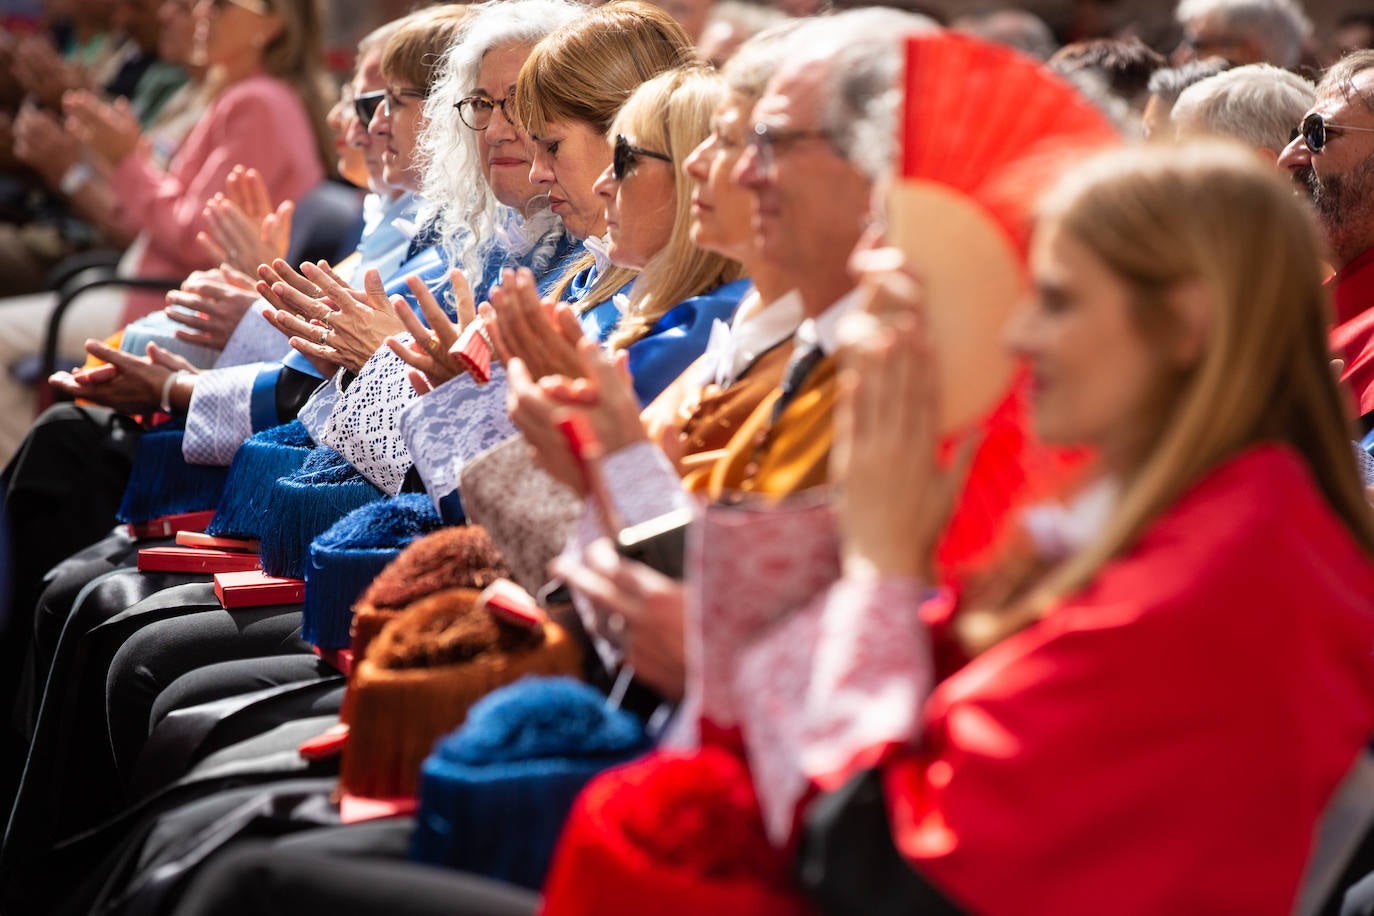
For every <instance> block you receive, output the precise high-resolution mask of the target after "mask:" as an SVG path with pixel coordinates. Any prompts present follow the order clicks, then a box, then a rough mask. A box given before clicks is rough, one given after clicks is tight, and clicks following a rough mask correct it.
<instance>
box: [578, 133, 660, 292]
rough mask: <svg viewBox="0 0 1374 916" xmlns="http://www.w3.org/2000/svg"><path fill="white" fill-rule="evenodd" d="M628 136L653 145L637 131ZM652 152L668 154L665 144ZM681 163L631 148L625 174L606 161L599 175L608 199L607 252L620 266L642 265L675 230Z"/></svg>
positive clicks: (599, 191)
mask: <svg viewBox="0 0 1374 916" xmlns="http://www.w3.org/2000/svg"><path fill="white" fill-rule="evenodd" d="M624 136H625V141H626V142H627V143H628V145H629V146H631V147H634V148H637V149H649V146H648V145H646V144H644V143H642V142H640V140H639V137H638V135H637V134H626V135H624ZM650 152H655V153H661V154H663V155H665V156H666V155H667V152H666V151H665V150H660V149H652V150H650ZM676 171H677V166H676V165H675V164H674V163H672V162H664V161H663V160H662V159H656V158H654V157H653V156H648V155H644V154H642V153H633V152H632V153H630V154H629V157H628V161H627V162H626V166H625V173H624V175H623V176H621V178H619V179H617V178H616V177H615V170H614V167H613V166H609V165H608V166H606V170H605V171H604V172H602V173H601V177H600V178H598V179H597V180H596V193H597V195H598V196H599V197H600V198H601V200H602V201H603V202H604V204H605V209H606V234H607V237H608V238H609V240H610V245H609V249H608V251H607V254H609V255H610V258H611V263H613V264H615V265H616V266H617V267H629V268H632V269H634V270H641V269H643V267H644V265H645V264H646V263H648V261H649V259H650V258H652V257H653V256H654V255H656V254H658V253H659V252H660V251H662V250H663V249H664V248H665V247H666V246H667V244H668V240H669V239H670V238H672V236H673V223H674V220H675V218H676V216H677V190H676V188H677V180H676V175H675V172H676Z"/></svg>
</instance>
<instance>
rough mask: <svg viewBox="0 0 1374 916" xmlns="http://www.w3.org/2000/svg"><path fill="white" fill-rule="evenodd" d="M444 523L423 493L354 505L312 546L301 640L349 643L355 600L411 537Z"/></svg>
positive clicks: (331, 645)
mask: <svg viewBox="0 0 1374 916" xmlns="http://www.w3.org/2000/svg"><path fill="white" fill-rule="evenodd" d="M441 524H442V523H441V522H440V519H439V516H438V514H437V513H435V511H434V503H433V502H432V501H431V500H430V498H429V497H428V496H426V495H425V494H423V493H402V494H401V495H400V496H393V497H391V498H389V499H379V500H376V501H374V502H370V503H368V504H367V505H365V506H363V507H362V508H361V509H354V510H353V511H352V512H350V513H348V514H347V515H345V516H344V517H343V518H341V519H339V520H338V521H337V522H336V523H334V524H333V525H332V526H331V527H330V528H329V530H328V531H326V532H325V533H324V534H321V535H320V536H319V537H317V538H315V540H314V541H313V542H311V544H310V562H309V563H308V564H307V565H306V567H305V609H304V612H303V623H302V630H301V638H302V639H304V640H305V641H306V642H308V643H311V644H313V645H316V646H319V647H320V648H322V649H341V648H344V647H346V646H347V645H348V644H349V641H350V639H349V627H350V625H351V624H352V622H353V602H355V601H357V600H358V596H359V595H361V594H362V593H363V590H364V589H366V588H367V587H368V585H370V584H371V583H372V580H373V579H375V578H376V577H377V574H378V573H380V572H381V571H382V568H383V567H385V566H386V565H387V564H388V563H390V562H391V561H392V560H394V559H395V558H396V557H397V556H398V555H399V554H400V552H401V551H402V550H403V549H405V547H406V545H408V544H409V543H410V542H411V541H413V540H415V539H416V538H418V537H421V536H422V535H425V534H429V533H430V532H431V531H434V530H436V529H438V528H439V526H440V525H441Z"/></svg>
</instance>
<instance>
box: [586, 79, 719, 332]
mask: <svg viewBox="0 0 1374 916" xmlns="http://www.w3.org/2000/svg"><path fill="white" fill-rule="evenodd" d="M724 96H725V83H724V82H723V81H722V80H721V78H720V77H719V76H718V75H716V74H715V73H714V72H712V71H710V70H706V69H703V68H701V67H691V68H686V69H681V70H672V71H669V72H668V73H664V74H662V75H660V76H656V77H654V78H653V79H651V80H649V81H648V82H647V83H645V84H644V85H643V86H640V87H639V89H638V90H636V91H635V94H634V95H632V96H630V99H629V101H627V102H626V103H625V107H623V108H622V109H620V113H619V114H618V115H616V117H615V121H613V122H612V123H611V134H612V135H614V134H624V135H625V136H626V137H632V138H633V142H634V143H635V145H636V146H642V147H644V148H645V149H651V150H655V151H657V152H663V153H667V154H668V156H670V157H671V158H672V160H673V161H672V168H673V171H674V175H675V181H674V184H673V187H674V191H673V194H674V197H675V198H676V200H675V206H674V213H673V231H672V235H671V236H669V238H668V244H666V245H665V246H664V247H663V250H662V251H659V252H658V253H657V254H655V255H654V256H653V257H651V258H649V260H648V262H647V263H646V264H645V265H644V267H643V268H642V269H641V270H640V272H639V278H638V279H637V280H635V285H634V286H633V287H632V288H631V291H630V304H629V307H628V308H627V309H626V310H625V314H624V315H623V316H622V317H621V319H620V324H619V325H618V326H617V327H616V331H615V333H614V334H613V335H611V338H610V340H609V341H608V343H609V345H610V346H611V347H612V348H613V349H621V348H624V347H628V346H629V345H630V344H632V343H634V342H635V341H636V340H639V339H640V338H641V337H644V336H645V335H646V334H648V333H649V331H650V330H651V329H652V328H653V326H654V324H655V322H657V321H658V319H660V318H662V317H663V315H664V314H665V313H667V311H668V310H669V309H671V308H672V307H673V306H675V305H677V304H678V303H679V302H681V301H683V300H684V299H689V298H691V297H692V296H696V295H700V294H701V293H704V292H707V291H709V290H712V289H715V288H716V287H717V286H720V285H721V284H722V283H729V282H730V281H732V280H738V279H739V278H740V277H742V276H744V267H743V266H742V265H741V264H740V263H739V262H738V261H732V260H730V259H729V258H726V257H724V256H722V255H719V254H716V253H714V252H710V251H705V250H703V249H701V248H698V247H696V245H694V244H692V232H691V229H692V182H690V181H688V180H687V178H686V176H684V175H683V174H682V163H683V162H684V161H685V160H686V159H687V157H688V155H690V154H691V152H692V150H694V149H696V148H697V146H698V145H699V144H700V143H701V141H702V140H705V139H706V135H707V134H709V133H710V132H711V127H710V125H711V114H712V112H714V111H715V110H716V106H717V105H719V104H720V100H721V99H722V98H723V97H724ZM640 167H641V168H643V167H644V166H643V165H641V166H640ZM625 180H626V181H634V180H635V179H634V175H633V174H630V175H627V176H625Z"/></svg>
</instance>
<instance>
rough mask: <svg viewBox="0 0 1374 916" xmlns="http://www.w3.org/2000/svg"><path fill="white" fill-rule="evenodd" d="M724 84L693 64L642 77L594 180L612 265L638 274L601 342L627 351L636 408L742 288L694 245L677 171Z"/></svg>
mask: <svg viewBox="0 0 1374 916" xmlns="http://www.w3.org/2000/svg"><path fill="white" fill-rule="evenodd" d="M724 90H725V87H724V84H723V83H722V82H721V80H720V79H719V78H718V77H715V76H713V75H711V74H710V73H708V72H706V71H703V70H697V69H686V70H676V71H673V72H671V73H667V74H664V75H663V76H659V77H656V78H655V79H652V80H650V81H649V82H647V83H645V84H644V85H643V86H641V87H640V88H639V89H638V90H636V92H635V94H634V95H632V96H630V98H629V100H628V101H626V103H625V107H624V108H622V109H621V110H620V113H619V114H617V115H616V119H615V122H614V123H613V124H612V125H611V134H612V135H613V136H614V137H615V142H614V145H613V148H612V156H611V164H610V165H609V166H607V167H606V170H605V171H604V172H602V174H601V177H600V178H599V179H597V182H596V185H595V186H594V187H595V190H596V193H597V194H598V195H599V196H600V197H601V199H602V200H603V201H604V203H605V207H606V229H607V234H606V238H607V241H608V243H609V244H608V246H607V254H608V255H609V256H610V259H611V263H613V264H616V265H619V266H621V267H630V268H634V269H637V270H638V271H639V272H640V273H639V277H638V278H637V279H636V280H635V282H634V285H633V286H632V287H631V288H630V294H629V301H628V303H627V304H626V306H625V312H624V314H623V315H622V316H621V318H620V322H619V324H618V325H617V327H616V330H615V333H613V334H612V335H611V336H610V339H609V340H608V341H607V345H608V346H609V347H610V348H611V349H612V350H622V349H623V350H626V351H627V353H628V364H627V365H628V368H629V370H630V377H631V378H632V379H633V381H634V386H635V393H636V394H637V395H638V396H639V401H640V403H641V404H645V405H647V404H648V403H649V402H650V401H652V400H653V399H654V398H655V397H657V396H658V394H659V393H660V392H661V391H662V390H663V389H664V388H666V387H667V386H668V383H669V382H671V381H673V379H675V378H677V377H678V376H679V375H680V374H681V373H682V371H683V370H684V369H686V368H687V366H689V365H690V364H691V363H692V362H693V361H694V360H696V359H697V357H699V356H700V355H701V354H702V351H704V350H705V349H706V341H707V337H708V336H709V335H710V333H711V327H712V325H713V324H714V322H715V321H716V320H717V319H719V320H721V321H729V320H730V317H731V316H732V315H733V314H734V311H735V308H736V306H738V305H739V301H740V298H741V297H742V296H743V295H744V293H745V292H746V291H747V290H748V287H749V283H748V281H747V280H744V279H741V278H742V277H743V276H744V269H743V267H742V266H741V265H740V264H739V262H738V261H735V260H733V259H730V258H728V257H724V256H722V255H719V254H716V253H713V252H710V251H706V250H704V249H701V248H698V247H697V246H696V245H694V244H693V242H692V232H691V230H692V182H691V181H689V180H687V179H686V178H685V176H683V175H682V174H681V172H682V162H683V160H685V159H686V158H687V156H688V155H689V154H690V153H691V151H692V150H694V149H696V147H697V146H698V145H699V144H700V143H701V142H702V140H704V139H705V138H706V135H707V134H708V133H709V132H710V119H711V112H712V111H713V110H714V109H715V107H716V105H717V104H719V102H720V99H721V97H722V96H723V95H724V94H725V91H724ZM629 138H633V142H631V140H630V139H629Z"/></svg>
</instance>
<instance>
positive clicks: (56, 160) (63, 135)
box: [12, 89, 143, 187]
mask: <svg viewBox="0 0 1374 916" xmlns="http://www.w3.org/2000/svg"><path fill="white" fill-rule="evenodd" d="M60 98H61V107H62V111H63V115H64V116H63V117H62V118H60V119H59V117H58V116H57V115H56V114H54V113H53V112H51V111H49V110H47V109H44V108H40V107H38V106H36V105H33V104H26V105H24V106H23V107H22V108H21V109H20V110H19V113H18V115H16V117H15V119H14V123H13V125H12V130H13V133H14V154H15V156H16V157H17V158H18V159H19V160H20V161H22V162H24V163H25V164H27V165H28V166H30V167H31V168H33V169H34V170H35V171H36V172H38V173H39V175H41V176H42V177H43V180H44V181H45V182H47V183H48V185H49V186H51V187H58V185H59V184H60V182H61V181H62V178H63V176H64V175H66V173H67V170H68V169H70V168H71V167H72V166H73V165H75V164H76V163H77V162H79V161H81V159H82V157H83V155H89V156H90V157H92V158H93V159H94V161H95V162H96V163H97V164H98V165H101V166H103V167H107V168H113V167H114V166H116V165H118V164H119V163H120V162H122V161H123V160H124V158H125V157H126V156H128V155H129V154H130V153H131V152H133V151H134V150H135V149H136V148H137V147H138V144H139V142H140V141H141V140H142V137H143V135H142V131H141V128H140V126H139V123H138V118H137V117H136V116H135V115H134V113H133V110H132V109H131V108H130V107H129V103H128V102H127V101H126V100H125V99H122V98H120V99H116V100H115V101H114V102H106V101H104V100H102V99H101V98H100V97H98V96H97V95H96V94H95V93H93V92H90V91H89V90H86V89H71V90H69V91H67V92H66V93H65V95H62V96H60Z"/></svg>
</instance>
